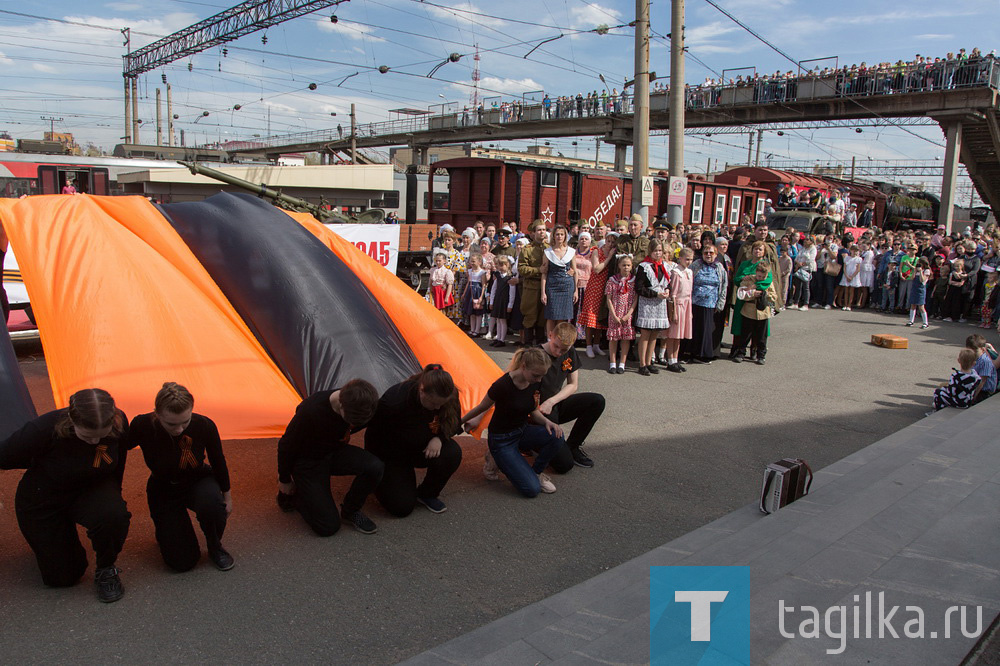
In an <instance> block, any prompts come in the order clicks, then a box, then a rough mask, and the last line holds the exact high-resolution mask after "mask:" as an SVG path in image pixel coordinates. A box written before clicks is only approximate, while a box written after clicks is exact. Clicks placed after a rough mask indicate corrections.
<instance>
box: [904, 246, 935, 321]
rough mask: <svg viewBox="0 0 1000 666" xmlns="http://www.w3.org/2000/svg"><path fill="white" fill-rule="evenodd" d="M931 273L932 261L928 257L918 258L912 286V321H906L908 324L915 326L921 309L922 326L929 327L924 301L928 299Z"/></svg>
mask: <svg viewBox="0 0 1000 666" xmlns="http://www.w3.org/2000/svg"><path fill="white" fill-rule="evenodd" d="M931 275H932V273H931V263H930V262H929V261H927V257H920V258H919V259H917V274H916V276H915V277H914V278H913V285H912V286H911V287H910V321H908V322H906V325H907V326H913V322H914V320H915V319H916V317H917V312H918V311H919V312H920V319H921V321H922V322H923V323H922V324H920V328H927V325H928V324H927V308H926V307H925V306H924V303H925V302H926V301H927V283H928V282H930V279H931Z"/></svg>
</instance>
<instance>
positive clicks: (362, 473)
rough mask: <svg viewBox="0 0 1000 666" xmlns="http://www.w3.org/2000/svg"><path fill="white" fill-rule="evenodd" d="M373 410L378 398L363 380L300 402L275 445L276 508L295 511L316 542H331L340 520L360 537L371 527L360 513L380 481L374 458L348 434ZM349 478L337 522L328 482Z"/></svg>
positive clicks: (380, 466) (378, 465)
mask: <svg viewBox="0 0 1000 666" xmlns="http://www.w3.org/2000/svg"><path fill="white" fill-rule="evenodd" d="M377 405H378V392H377V391H376V390H375V387H374V386H372V385H371V384H369V383H368V382H366V381H365V380H363V379H352V380H351V381H349V382H347V383H346V384H344V386H343V387H342V388H340V389H335V390H332V391H320V392H318V393H314V394H313V395H311V396H309V397H308V398H306V399H305V400H303V401H302V402H301V403H300V404H299V406H298V407H297V408H296V410H295V416H293V417H292V420H291V421H290V422H289V424H288V427H287V428H285V434H284V435H282V437H281V439H280V440H279V441H278V506H280V507H281V508H282V510H284V511H291V510H293V509H297V510H298V512H299V513H301V514H302V517H303V518H305V521H306V523H308V524H309V527H311V528H312V529H313V531H314V532H316V534H318V535H320V536H332V535H334V534H336V532H337V530H338V529H340V521H341V519H343V520H345V521H347V522H349V523H351V524H352V525H353V526H354V529H356V530H358V531H359V532H363V533H364V534H373V533H374V532H375V531H376V529H377V528H376V527H375V523H374V522H373V521H372V520H371V518H369V517H368V516H366V515H365V514H364V513H362V511H361V507H362V506H364V503H365V498H367V497H368V495H369V494H370V493H371V492H372V491H373V490H375V488H376V487H377V486H378V484H379V482H380V481H381V480H382V473H383V469H384V466H383V464H382V461H381V460H379V459H378V458H377V457H375V456H374V455H372V454H371V453H369V452H368V451H365V450H364V449H362V448H359V447H357V446H351V445H350V444H349V442H350V441H351V433H353V432H357V431H358V430H361V429H362V428H364V427H365V424H367V423H368V421H370V420H371V418H372V415H373V414H374V413H375V408H376V406H377ZM350 475H353V476H354V482H353V483H352V484H351V488H350V490H348V491H347V494H346V495H345V496H344V503H343V507H342V509H341V511H340V515H339V516H338V512H337V504H336V502H334V500H333V495H332V493H331V492H330V477H331V476H350Z"/></svg>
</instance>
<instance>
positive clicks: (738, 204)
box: [428, 157, 768, 230]
mask: <svg viewBox="0 0 1000 666" xmlns="http://www.w3.org/2000/svg"><path fill="white" fill-rule="evenodd" d="M437 169H445V170H447V171H448V180H449V197H448V204H449V207H448V209H447V210H431V211H429V214H428V216H429V218H430V222H431V223H433V224H437V225H441V224H444V223H448V224H451V225H452V226H454V227H455V229H457V230H462V229H464V228H465V227H468V226H470V225H472V224H473V223H475V222H476V220H482V221H483V222H486V223H490V222H493V223H497V224H500V223H505V222H506V223H515V224H517V225H518V228H521V229H523V228H524V226H525V225H526V224H527V223H528V222H530V221H531V220H535V219H543V220H545V221H546V222H547V223H549V224H554V223H564V224H565V223H568V222H581V223H583V224H586V225H588V226H593V225H595V224H597V223H598V222H613V221H614V220H618V219H621V218H627V217H628V216H629V215H630V214H631V209H632V179H631V178H630V177H629V176H628V175H627V174H623V173H619V172H609V171H599V170H596V169H581V168H574V167H568V166H562V165H558V164H544V163H538V162H529V161H526V160H510V159H508V160H498V159H489V158H482V157H463V158H457V159H452V160H442V161H440V162H435V163H434V165H433V168H432V169H431V172H432V173H433V172H434V171H435V170H437ZM667 185H668V179H667V177H666V174H665V173H663V172H660V173H659V174H657V175H654V176H653V205H652V206H650V207H649V211H650V215H651V216H652V215H659V214H663V213H665V212H666V209H667ZM433 187H434V180H433V178H432V179H430V180H429V181H428V190H429V191H431V192H433ZM767 196H768V195H767V191H766V190H764V189H762V188H760V187H753V186H748V185H747V184H745V183H739V184H732V183H716V182H712V181H707V180H705V179H704V177H700V178H699V177H692V178H689V179H688V194H687V202H686V204H685V206H684V216H683V220H684V221H685V222H687V223H696V224H715V223H718V224H736V223H738V222H739V220H740V219H741V218H742V216H743V215H744V214H749V215H750V217H751V219H753V218H754V217H755V215H756V214H757V213H759V212H760V211H761V210H763V208H764V199H766V198H767ZM432 198H433V197H432Z"/></svg>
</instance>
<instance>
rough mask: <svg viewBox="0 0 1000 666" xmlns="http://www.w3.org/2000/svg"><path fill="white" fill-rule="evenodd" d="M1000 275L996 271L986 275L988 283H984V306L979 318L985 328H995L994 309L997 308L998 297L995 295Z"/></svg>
mask: <svg viewBox="0 0 1000 666" xmlns="http://www.w3.org/2000/svg"><path fill="white" fill-rule="evenodd" d="M998 278H1000V275H998V274H997V272H996V271H992V272H989V273H987V274H986V281H985V282H984V283H983V305H982V307H981V308H980V310H979V318H980V319H981V320H982V322H983V323H982V327H983V328H993V324H994V323H995V322H994V321H993V309H994V308H995V307H996V296H995V295H994V291H995V287H996V285H997V279H998Z"/></svg>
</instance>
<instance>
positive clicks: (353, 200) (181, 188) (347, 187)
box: [118, 164, 394, 207]
mask: <svg viewBox="0 0 1000 666" xmlns="http://www.w3.org/2000/svg"><path fill="white" fill-rule="evenodd" d="M216 168H217V169H218V170H219V171H222V172H224V173H227V174H229V175H232V176H236V177H237V178H242V179H243V180H247V181H250V182H251V183H255V184H261V185H266V186H267V187H269V188H271V189H276V190H281V191H282V192H284V193H285V194H289V195H291V196H295V197H299V198H300V199H305V200H306V201H309V202H310V203H315V204H321V203H328V204H331V205H335V206H364V207H367V206H368V205H369V204H370V201H371V200H372V199H381V198H382V194H383V192H385V191H387V190H392V189H393V187H394V186H393V170H392V166H391V165H388V164H374V165H372V164H338V165H328V166H288V167H285V166H273V165H266V164H263V165H262V164H254V165H244V166H219V167H216ZM118 182H119V183H121V184H122V185H123V188H124V190H125V192H126V193H127V194H141V195H143V196H148V197H153V198H154V199H156V200H158V201H162V202H165V203H178V202H183V201H202V200H204V199H205V198H206V197H209V196H211V195H212V194H215V193H217V192H223V191H224V192H241V191H243V190H241V189H240V188H238V187H236V186H233V185H227V184H225V183H221V182H219V181H217V180H215V179H213V178H209V177H208V176H201V175H197V174H192V173H191V172H189V171H188V170H187V169H177V168H169V167H167V168H153V169H143V170H140V171H135V172H132V173H127V174H121V175H120V176H119V177H118Z"/></svg>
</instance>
